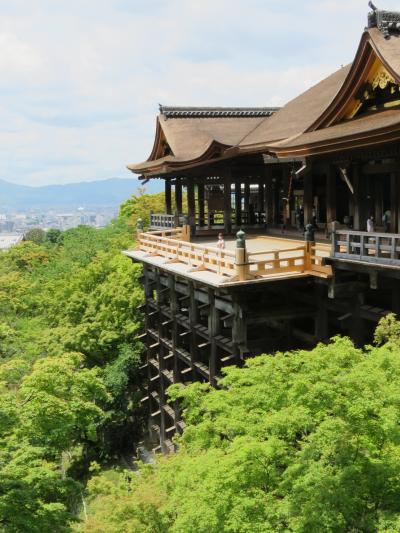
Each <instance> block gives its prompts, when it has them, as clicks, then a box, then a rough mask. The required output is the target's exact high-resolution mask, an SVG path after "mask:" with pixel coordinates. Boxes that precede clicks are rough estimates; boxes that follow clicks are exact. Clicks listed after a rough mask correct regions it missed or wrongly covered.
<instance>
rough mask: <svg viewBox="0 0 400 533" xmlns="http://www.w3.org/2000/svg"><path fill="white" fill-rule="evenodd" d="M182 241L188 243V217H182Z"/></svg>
mask: <svg viewBox="0 0 400 533" xmlns="http://www.w3.org/2000/svg"><path fill="white" fill-rule="evenodd" d="M182 239H183V240H184V241H187V242H190V225H189V217H188V215H184V216H183V225H182Z"/></svg>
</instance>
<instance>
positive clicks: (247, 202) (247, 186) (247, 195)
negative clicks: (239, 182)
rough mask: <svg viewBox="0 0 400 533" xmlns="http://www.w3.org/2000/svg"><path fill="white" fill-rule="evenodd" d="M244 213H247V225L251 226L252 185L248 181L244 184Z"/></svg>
mask: <svg viewBox="0 0 400 533" xmlns="http://www.w3.org/2000/svg"><path fill="white" fill-rule="evenodd" d="M243 207H244V209H243V211H244V213H245V220H246V224H248V225H250V183H249V182H248V181H246V182H245V184H244V204H243Z"/></svg>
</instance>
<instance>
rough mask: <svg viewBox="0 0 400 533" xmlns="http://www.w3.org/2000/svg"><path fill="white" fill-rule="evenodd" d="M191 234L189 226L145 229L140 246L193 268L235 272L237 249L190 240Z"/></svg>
mask: <svg viewBox="0 0 400 533" xmlns="http://www.w3.org/2000/svg"><path fill="white" fill-rule="evenodd" d="M188 235H189V230H186V228H185V227H183V228H178V229H176V230H169V231H151V232H146V233H141V234H139V239H138V249H139V250H141V251H143V252H146V254H148V255H149V256H162V257H165V258H166V259H167V262H169V263H184V264H186V265H188V266H189V267H190V269H191V270H192V271H200V270H209V271H211V272H215V273H216V274H220V275H225V276H234V275H235V272H236V269H235V252H232V251H230V250H220V249H219V248H214V247H212V246H202V245H200V244H195V243H191V242H188V240H186V239H187V236H188ZM178 239H185V240H178Z"/></svg>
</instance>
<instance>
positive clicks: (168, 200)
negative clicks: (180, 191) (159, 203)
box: [165, 179, 172, 215]
mask: <svg viewBox="0 0 400 533" xmlns="http://www.w3.org/2000/svg"><path fill="white" fill-rule="evenodd" d="M165 212H166V214H167V215H171V214H172V194H171V180H170V179H166V180H165Z"/></svg>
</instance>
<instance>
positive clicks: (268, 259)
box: [247, 244, 306, 276]
mask: <svg viewBox="0 0 400 533" xmlns="http://www.w3.org/2000/svg"><path fill="white" fill-rule="evenodd" d="M247 258H248V263H249V273H250V274H252V275H254V276H266V275H270V274H280V273H282V274H283V273H284V272H304V271H305V270H306V247H305V245H304V244H302V245H301V246H296V247H292V248H286V249H283V250H268V251H261V252H253V253H249V254H248V256H247Z"/></svg>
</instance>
